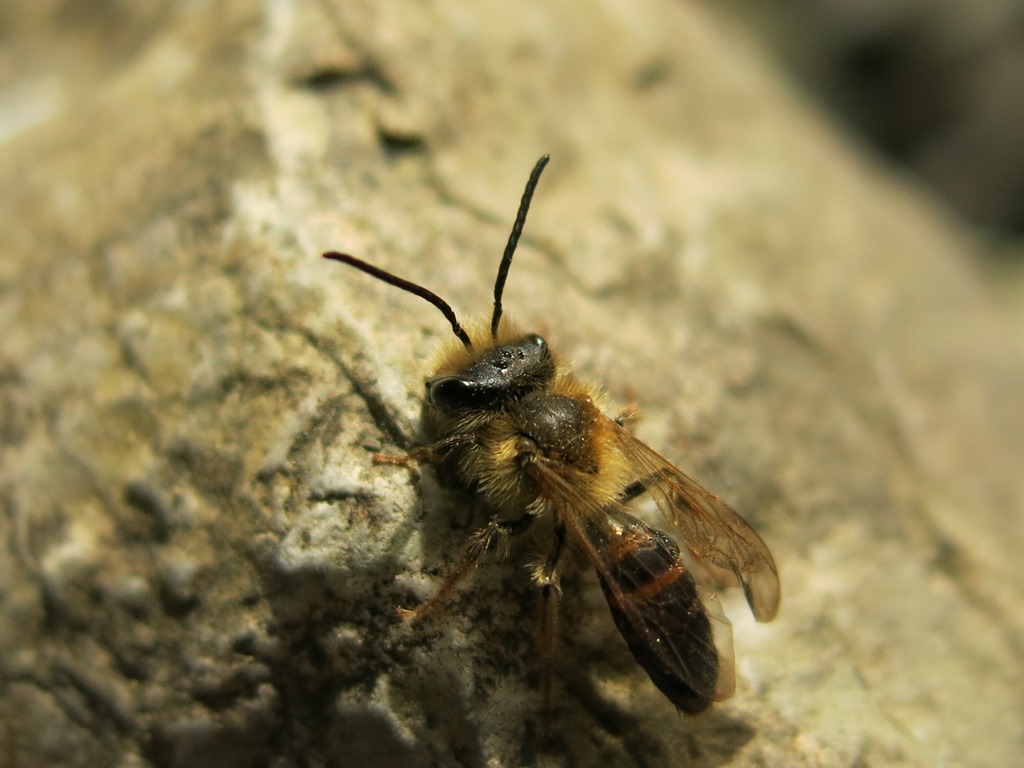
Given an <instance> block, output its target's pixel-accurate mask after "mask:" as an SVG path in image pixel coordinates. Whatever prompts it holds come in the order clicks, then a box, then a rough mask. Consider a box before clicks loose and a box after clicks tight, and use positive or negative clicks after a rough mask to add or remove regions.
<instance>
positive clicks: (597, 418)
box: [323, 155, 780, 714]
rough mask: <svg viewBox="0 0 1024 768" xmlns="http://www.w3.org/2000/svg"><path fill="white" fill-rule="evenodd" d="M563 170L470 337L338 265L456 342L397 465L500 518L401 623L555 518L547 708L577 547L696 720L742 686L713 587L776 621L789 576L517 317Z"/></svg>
mask: <svg viewBox="0 0 1024 768" xmlns="http://www.w3.org/2000/svg"><path fill="white" fill-rule="evenodd" d="M548 159H549V158H548V156H547V155H544V156H543V157H541V158H540V160H538V161H537V164H536V166H535V167H534V169H533V172H532V173H531V174H530V177H529V180H528V182H527V184H526V188H525V190H524V192H523V196H522V200H521V202H520V205H519V210H518V213H517V215H516V218H515V223H514V224H513V227H512V232H511V234H510V235H509V239H508V244H507V245H506V247H505V251H504V254H503V256H502V259H501V263H500V266H499V267H498V274H497V278H496V279H495V282H494V307H493V310H492V312H491V316H490V321H489V322H486V321H484V322H479V323H476V324H470V325H467V326H463V325H462V323H460V322H459V320H458V318H457V316H456V314H455V312H454V310H453V309H452V308H451V306H449V304H448V303H447V302H445V301H444V300H443V299H441V297H440V296H438V295H437V294H436V293H434V292H432V291H429V290H427V289H426V288H423V287H422V286H419V285H416V284H415V283H411V282H409V281H407V280H403V279H402V278H400V277H397V276H395V275H393V274H391V273H389V272H385V271H384V270H382V269H379V268H377V267H375V266H372V265H370V264H368V263H366V262H364V261H361V260H360V259H357V258H355V257H353V256H350V255H348V254H344V253H338V252H336V251H330V252H327V253H325V254H323V255H324V258H327V259H331V260H333V261H337V262H341V263H343V264H347V265H349V266H351V267H355V268H356V269H359V270H361V271H363V272H365V273H367V274H369V275H372V276H373V277H375V278H377V279H379V280H382V281H384V282H385V283H388V284H390V285H393V286H395V287H397V288H400V289H402V290H403V291H408V292H409V293H412V294H414V295H416V296H419V297H420V298H423V299H425V300H426V301H428V302H430V303H431V304H432V305H433V306H435V307H436V308H437V309H438V310H440V312H441V314H443V315H444V317H445V319H447V321H448V322H449V323H450V324H451V328H452V332H453V334H454V337H455V338H454V339H451V340H449V342H448V343H447V344H446V345H445V346H444V347H443V349H442V350H441V352H440V354H439V355H438V358H437V364H436V365H435V367H434V369H433V372H432V373H431V374H430V376H429V377H427V379H426V393H425V394H426V397H425V403H424V407H423V419H422V422H423V432H424V434H425V437H426V438H427V442H426V443H425V444H423V445H421V446H418V447H415V448H413V449H412V450H411V451H409V452H408V453H407V454H405V455H403V456H400V457H392V458H390V459H388V458H386V457H384V458H383V460H385V461H389V462H391V463H402V464H416V463H428V464H433V465H435V466H436V467H437V470H438V476H439V478H449V479H450V480H451V481H453V482H454V483H455V484H457V485H459V486H461V487H462V488H464V489H466V490H467V491H469V492H470V493H471V494H473V495H474V496H475V497H476V498H477V499H479V501H480V503H481V505H482V506H483V507H484V508H485V509H486V510H488V511H489V513H490V515H491V517H490V519H489V521H488V522H487V524H486V525H484V526H483V527H482V528H480V529H478V530H477V531H476V532H475V533H473V534H472V535H471V537H470V538H469V540H468V542H467V543H466V545H465V548H464V549H463V551H462V554H461V556H460V557H459V559H458V561H457V564H456V565H455V567H454V569H453V570H452V571H451V573H450V574H448V576H447V578H446V579H445V580H444V581H443V583H442V584H441V586H440V588H439V589H438V590H437V592H436V593H435V594H434V595H433V597H431V598H429V599H428V600H426V601H425V602H423V603H422V604H420V606H419V607H417V608H416V609H414V610H409V611H402V613H403V614H404V615H406V616H408V617H417V616H421V615H423V614H424V613H426V612H427V611H429V610H431V609H432V608H434V607H435V606H437V605H438V604H439V603H441V602H443V601H444V600H446V599H447V598H449V597H450V596H451V595H452V593H453V591H454V590H455V589H456V587H457V586H458V585H459V583H460V582H461V581H462V580H463V579H464V578H465V577H466V576H468V575H469V574H470V573H471V572H472V571H473V570H474V568H475V566H476V565H477V564H478V562H479V561H480V559H481V558H482V557H483V556H484V555H486V554H487V553H490V552H498V553H499V554H504V553H505V552H507V550H508V549H509V546H508V544H509V541H510V540H511V539H512V538H513V537H516V536H519V535H521V534H523V533H524V532H525V531H527V530H528V529H529V528H530V526H531V525H532V524H533V523H534V522H535V521H536V520H538V518H541V517H543V516H548V517H549V518H550V523H549V524H550V529H551V537H552V540H551V543H550V549H549V551H548V552H547V554H546V556H545V557H544V559H543V560H542V561H541V562H540V563H539V564H537V565H535V566H534V568H533V580H534V581H535V582H536V584H537V586H538V587H539V588H540V592H541V597H542V601H543V606H544V607H543V614H542V625H543V627H542V633H541V653H542V659H543V664H544V669H543V675H542V680H543V688H544V699H545V702H547V700H548V697H549V682H548V681H549V679H550V668H551V661H552V658H553V656H554V648H555V640H554V638H555V634H556V631H555V630H556V625H557V617H558V603H559V600H560V597H561V590H560V588H559V577H560V573H561V568H562V563H563V553H564V550H565V547H566V544H567V543H568V542H571V543H572V544H574V545H575V546H577V547H578V548H579V549H581V550H582V551H583V553H584V554H585V555H586V557H587V559H588V560H589V561H590V564H591V565H593V567H594V570H595V571H597V576H598V580H599V581H600V584H601V589H602V590H603V592H604V596H605V598H606V599H607V601H608V607H609V609H611V614H612V618H613V620H614V621H615V625H616V626H617V627H618V630H619V632H620V633H621V634H622V637H623V638H624V639H625V641H626V643H627V645H628V646H629V648H630V650H631V651H632V653H633V656H634V658H635V659H636V661H637V662H638V663H639V664H640V666H641V667H643V669H644V670H645V671H646V672H647V674H648V675H649V676H650V679H651V681H652V682H653V683H654V685H655V686H657V687H658V689H659V690H660V691H661V692H662V693H663V694H664V695H665V696H666V697H668V699H669V701H671V702H672V704H674V705H675V706H676V708H677V709H678V710H680V711H682V712H685V713H688V714H697V713H700V712H703V711H704V710H706V709H707V708H708V707H709V706H710V705H711V704H712V702H716V701H722V700H724V699H727V698H729V697H730V696H731V695H732V694H733V692H734V688H735V670H734V660H733V650H732V627H731V624H730V623H729V620H728V619H727V618H726V617H725V615H724V613H723V612H722V609H721V606H720V605H719V602H718V599H717V596H716V595H715V593H714V592H713V591H711V590H710V589H709V587H723V586H741V587H742V588H743V591H744V594H745V595H746V599H747V602H748V604H749V605H750V608H751V611H752V612H753V614H754V616H755V618H756V619H757V620H759V621H770V620H771V619H772V618H774V616H775V614H776V612H777V610H778V607H779V598H780V589H779V578H778V570H777V569H776V566H775V561H774V559H773V558H772V555H771V552H770V551H769V550H768V547H767V546H766V545H765V543H764V542H763V541H762V540H761V538H760V537H759V536H758V535H757V533H755V532H754V531H753V529H751V527H750V526H749V525H748V524H747V523H746V522H745V521H744V520H743V518H741V517H740V516H739V515H738V514H737V513H736V512H735V511H733V509H732V508H731V507H730V506H729V505H728V504H726V503H725V502H723V501H722V500H721V499H720V498H719V497H718V496H715V495H714V494H712V493H711V492H710V491H707V490H705V489H704V488H703V487H702V486H701V485H700V484H699V483H697V482H696V481H694V480H693V479H691V478H690V477H689V476H687V475H686V474H685V473H683V472H682V471H681V470H679V469H677V468H676V467H675V466H674V465H673V464H672V463H671V462H670V461H668V460H667V459H665V458H664V457H662V456H661V455H660V454H658V453H657V452H655V451H654V450H653V449H652V448H650V447H649V446H647V445H646V444H645V443H643V442H642V441H640V440H639V439H638V438H636V437H635V436H634V435H633V434H632V433H631V432H630V431H629V430H628V429H626V428H625V426H624V422H625V418H622V417H620V418H613V417H610V416H608V415H606V414H605V413H604V412H603V411H602V408H601V404H602V403H603V401H604V396H603V395H602V393H601V392H600V390H599V389H598V388H597V387H594V386H592V385H590V384H588V383H586V382H584V381H582V380H581V379H579V378H577V377H576V376H575V375H574V374H573V373H572V371H571V370H570V368H569V367H568V366H567V365H566V364H565V363H564V362H563V361H562V360H561V359H559V357H558V356H557V355H556V354H555V352H554V351H553V350H551V349H550V348H549V346H548V343H547V341H545V339H544V338H542V337H541V336H539V335H538V334H536V333H529V332H525V331H524V330H522V329H521V328H520V327H518V326H517V325H515V324H514V323H512V322H509V321H508V320H507V319H506V318H505V317H504V314H503V311H502V293H503V291H504V288H505V282H506V279H507V277H508V272H509V268H510V266H511V264H512V257H513V255H514V253H515V250H516V245H517V244H518V242H519V239H520V236H521V235H522V232H523V226H524V225H525V223H526V215H527V212H528V210H529V207H530V201H531V200H532V198H533V194H534V190H535V189H536V187H537V183H538V181H539V180H540V176H541V173H542V171H543V170H544V167H545V166H546V165H547V163H548ZM624 415H628V414H624ZM379 458H381V457H379ZM642 497H648V498H650V499H653V501H654V503H655V504H656V505H657V507H658V509H659V510H660V512H661V515H662V518H663V521H664V523H665V524H666V527H667V528H668V529H669V530H670V531H671V532H672V534H673V536H669V535H667V534H666V533H664V532H663V531H660V530H657V529H655V528H652V527H650V526H648V525H647V524H646V523H644V522H642V521H641V520H639V519H638V518H637V517H635V516H634V515H633V514H631V513H630V508H631V506H632V505H633V504H635V503H637V502H638V501H639V500H640V499H641V498H642ZM677 540H678V543H677Z"/></svg>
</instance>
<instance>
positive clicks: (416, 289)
mask: <svg viewBox="0 0 1024 768" xmlns="http://www.w3.org/2000/svg"><path fill="white" fill-rule="evenodd" d="M521 228H522V227H520V229H521ZM324 258H325V259H330V260H331V261H340V262H341V263H342V264H348V265H349V266H350V267H355V268H356V269H358V270H360V271H362V272H365V273H366V274H368V275H372V276H373V277H376V278H377V279H378V280H383V281H384V282H385V283H387V284H388V285H393V286H395V287H396V288H401V289H402V290H403V291H408V292H409V293H411V294H414V295H416V296H419V297H420V298H421V299H426V300H427V301H429V302H430V303H431V304H433V305H434V306H435V307H437V308H438V309H439V310H441V314H442V315H444V316H445V318H446V319H447V320H448V322H449V323H451V324H452V331H453V332H454V333H455V335H456V336H458V337H459V341H461V342H462V343H463V344H464V345H465V347H466V349H468V350H469V351H470V352H472V351H473V342H471V341H470V340H469V336H468V335H466V332H465V331H464V330H462V326H461V325H459V319H458V318H457V317H456V316H455V310H453V309H452V308H451V306H449V304H448V302H446V301H445V300H444V299H442V298H441V297H440V296H438V295H437V294H436V293H434V292H433V291H428V290H427V289H426V288H424V287H423V286H421V285H416V283H410V282H409V281H408V280H403V279H402V278H400V277H397V276H395V275H392V274H391V273H390V272H385V271H384V270H383V269H380V268H378V267H375V266H373V265H372V264H367V263H366V262H365V261H362V260H360V259H357V258H356V257H355V256H349V255H348V254H347V253H338V252H337V251H328V252H327V253H325V254H324ZM506 271H508V270H507V268H506Z"/></svg>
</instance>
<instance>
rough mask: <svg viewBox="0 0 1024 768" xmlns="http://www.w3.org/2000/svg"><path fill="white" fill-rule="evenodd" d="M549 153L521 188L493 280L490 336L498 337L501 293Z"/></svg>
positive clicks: (535, 167)
mask: <svg viewBox="0 0 1024 768" xmlns="http://www.w3.org/2000/svg"><path fill="white" fill-rule="evenodd" d="M550 159H551V157H550V156H549V155H542V156H541V158H540V160H538V161H537V164H536V165H535V166H533V171H532V172H531V173H530V178H529V179H528V180H527V182H526V189H524V190H523V199H522V200H521V201H520V202H519V212H518V213H517V214H516V220H515V223H514V224H513V225H512V232H511V233H510V234H509V236H508V245H506V246H505V254H504V255H503V256H502V257H501V265H500V266H499V267H498V277H497V278H496V279H495V281H494V314H492V315H491V338H492V339H497V338H498V321H499V320H501V294H502V293H504V291H505V281H506V280H507V279H508V268H509V267H511V266H512V256H513V254H515V252H516V246H517V245H518V244H519V236H520V235H521V234H523V225H524V224H526V212H527V211H528V210H530V200H532V199H533V190H535V189H536V188H537V182H538V181H540V174H541V172H542V171H543V170H544V166H545V165H547V164H548V160H550Z"/></svg>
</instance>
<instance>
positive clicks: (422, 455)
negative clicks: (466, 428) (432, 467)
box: [373, 434, 478, 467]
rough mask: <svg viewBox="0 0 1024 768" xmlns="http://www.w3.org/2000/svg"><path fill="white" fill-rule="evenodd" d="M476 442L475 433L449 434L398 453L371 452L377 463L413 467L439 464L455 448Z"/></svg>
mask: <svg viewBox="0 0 1024 768" xmlns="http://www.w3.org/2000/svg"><path fill="white" fill-rule="evenodd" d="M477 442H478V440H477V438H476V436H475V435H470V434H459V435H449V436H448V437H446V438H444V439H443V440H438V441H437V442H436V443H430V444H429V445H419V446H416V447H415V448H413V449H411V450H410V451H408V452H407V453H401V454H398V455H392V454H388V453H375V454H373V460H374V462H375V463H377V464H393V465H396V466H400V467H413V466H416V465H417V464H423V463H429V464H439V463H440V462H442V461H444V460H445V459H446V458H447V457H448V454H450V453H451V452H452V451H453V450H455V449H456V448H465V447H466V446H470V445H475V444H477Z"/></svg>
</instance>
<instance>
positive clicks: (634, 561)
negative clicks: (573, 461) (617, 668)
mask: <svg viewBox="0 0 1024 768" xmlns="http://www.w3.org/2000/svg"><path fill="white" fill-rule="evenodd" d="M528 471H529V472H530V473H531V474H532V475H533V476H534V478H535V479H536V480H537V481H538V483H539V484H540V485H541V487H542V489H543V491H544V495H545V497H546V498H547V499H548V501H549V502H550V504H551V506H552V508H553V511H554V512H555V514H556V515H558V517H559V519H560V520H561V521H562V522H563V524H564V525H565V527H566V530H567V531H569V534H570V536H571V537H572V538H573V540H575V541H576V542H577V543H578V544H579V545H580V547H581V548H582V549H583V551H584V552H585V553H586V554H587V557H588V558H589V559H590V562H591V563H592V564H593V566H594V568H595V570H596V571H597V575H598V578H599V579H600V582H601V588H602V590H603V591H604V594H605V598H606V599H607V601H608V607H609V609H610V610H611V613H612V618H613V619H614V620H615V624H616V626H617V627H618V629H619V631H620V632H621V634H622V636H623V638H624V639H625V640H626V643H627V644H628V645H629V648H630V650H631V651H632V653H633V657H634V658H635V659H636V660H637V662H638V663H639V664H640V666H642V667H643V668H644V670H645V671H646V672H647V674H648V675H649V676H650V678H651V680H652V681H653V682H654V684H655V685H656V686H657V687H658V688H659V689H660V690H661V691H662V693H664V694H665V695H666V696H667V697H668V698H669V700H670V701H672V703H673V704H675V705H676V706H677V707H678V708H679V709H680V710H682V711H684V712H688V713H690V714H696V713H698V712H702V711H703V710H705V709H707V707H708V706H710V704H711V702H713V701H721V700H723V699H727V698H729V697H730V696H731V695H732V693H733V690H734V688H735V662H734V660H733V650H732V625H731V624H730V623H729V621H728V619H726V618H725V615H724V614H723V613H722V610H721V607H720V605H719V604H718V599H717V597H716V596H715V595H713V594H710V593H704V592H702V591H701V590H700V589H699V588H698V586H697V584H696V582H695V580H694V578H693V575H692V574H691V573H690V571H689V569H688V568H687V567H686V563H685V559H684V557H683V555H682V553H681V552H680V548H679V546H678V545H677V544H676V543H675V542H674V541H673V540H672V539H671V538H669V537H668V536H666V535H665V534H664V533H661V532H660V531H656V530H654V529H652V528H650V527H648V526H647V525H645V524H644V523H642V522H641V521H640V520H637V519H636V518H635V517H633V516H631V515H629V514H627V513H626V512H625V510H624V508H623V507H622V505H621V504H618V503H613V504H610V505H605V506H596V505H595V504H594V502H593V501H592V498H593V497H592V496H591V495H589V494H588V493H587V492H586V490H585V477H578V476H577V475H576V474H575V473H573V472H572V471H569V472H567V471H566V469H565V467H564V466H561V467H559V466H547V465H546V464H545V462H544V460H543V459H540V460H538V461H537V462H536V463H534V464H532V465H531V466H530V467H529V468H528Z"/></svg>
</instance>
